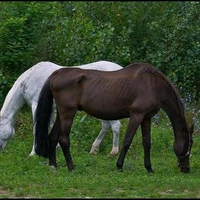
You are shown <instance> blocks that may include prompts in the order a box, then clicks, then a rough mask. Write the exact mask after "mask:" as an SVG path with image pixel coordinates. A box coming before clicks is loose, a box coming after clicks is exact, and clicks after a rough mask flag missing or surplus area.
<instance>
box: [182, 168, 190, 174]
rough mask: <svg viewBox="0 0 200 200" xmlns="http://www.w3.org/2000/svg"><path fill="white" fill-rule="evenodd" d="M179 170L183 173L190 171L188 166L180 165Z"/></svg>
mask: <svg viewBox="0 0 200 200" xmlns="http://www.w3.org/2000/svg"><path fill="white" fill-rule="evenodd" d="M181 172H183V173H189V172H190V168H188V167H182V168H181Z"/></svg>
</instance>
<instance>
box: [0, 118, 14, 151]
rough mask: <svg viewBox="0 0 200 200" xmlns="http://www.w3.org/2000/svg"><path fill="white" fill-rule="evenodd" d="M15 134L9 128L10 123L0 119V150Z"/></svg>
mask: <svg viewBox="0 0 200 200" xmlns="http://www.w3.org/2000/svg"><path fill="white" fill-rule="evenodd" d="M14 134H15V129H14V128H13V126H11V124H10V123H7V122H5V120H3V119H0V149H1V150H3V149H4V148H5V146H6V144H7V143H8V141H9V140H10V139H11V137H12V136H13V135H14Z"/></svg>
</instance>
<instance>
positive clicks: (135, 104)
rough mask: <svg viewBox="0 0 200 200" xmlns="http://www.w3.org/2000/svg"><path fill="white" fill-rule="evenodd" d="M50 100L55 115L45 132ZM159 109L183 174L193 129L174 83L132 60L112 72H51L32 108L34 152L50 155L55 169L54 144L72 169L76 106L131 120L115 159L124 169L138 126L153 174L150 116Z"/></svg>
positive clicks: (187, 165) (105, 116)
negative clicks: (171, 134) (168, 126)
mask: <svg viewBox="0 0 200 200" xmlns="http://www.w3.org/2000/svg"><path fill="white" fill-rule="evenodd" d="M53 98H54V100H55V103H56V106H57V117H56V121H55V123H54V126H53V128H52V129H51V131H50V133H49V134H48V124H49V120H50V116H51V112H52V103H53ZM161 108H162V109H163V110H164V111H165V112H166V114H167V115H168V117H169V119H170V121H171V124H172V127H173V131H174V153H175V155H176V156H177V158H178V167H179V168H180V170H181V172H185V173H187V172H189V170H190V162H189V155H190V151H191V147H192V143H193V140H192V132H193V125H192V127H190V128H189V127H188V126H187V123H186V119H185V116H184V107H183V104H182V102H181V100H180V97H179V95H178V92H177V90H176V89H175V87H174V86H173V84H172V83H171V82H170V81H169V80H168V78H167V77H165V76H164V74H162V73H161V72H160V71H159V70H158V69H156V68H155V67H153V66H151V65H150V64H148V63H135V64H130V65H128V66H126V67H124V68H123V69H121V70H117V71H113V72H103V71H97V70H84V69H60V70H57V71H55V72H54V73H53V74H52V75H51V76H50V77H49V78H48V79H47V81H46V83H45V84H44V87H43V89H42V90H41V93H40V97H39V101H38V106H37V109H36V116H35V122H36V133H35V137H36V138H35V142H36V144H35V145H36V149H35V150H36V154H37V155H39V156H43V157H49V165H50V166H52V167H53V168H56V145H57V143H58V142H59V143H60V146H61V148H62V151H63V154H64V157H65V160H66V162H67V167H68V170H73V169H74V164H73V160H72V157H71V153H70V137H69V136H70V130H71V126H72V123H73V119H74V116H75V114H76V112H77V111H78V110H84V111H85V112H86V113H89V114H90V115H92V116H94V117H96V118H99V119H104V120H118V119H122V118H129V123H128V126H127V131H126V134H125V137H124V140H123V147H122V149H121V152H120V155H119V157H118V160H117V168H118V169H119V170H122V167H123V163H124V159H125V156H126V153H127V150H128V149H129V147H130V144H131V142H132V140H133V137H134V135H135V133H136V131H137V129H138V127H139V126H141V130H142V139H143V147H144V165H145V168H146V169H147V171H148V172H153V170H152V167H151V161H150V141H151V139H150V131H151V118H152V117H153V116H154V115H155V114H156V113H158V111H159V110H160V109H161Z"/></svg>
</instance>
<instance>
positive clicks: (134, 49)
mask: <svg viewBox="0 0 200 200" xmlns="http://www.w3.org/2000/svg"><path fill="white" fill-rule="evenodd" d="M0 5H1V8H0V14H1V20H0V44H1V45H0V69H1V70H2V73H3V76H4V77H6V78H7V76H12V78H13V79H16V78H17V77H18V76H19V75H20V74H21V73H22V72H23V71H25V69H28V68H29V67H31V66H32V65H34V64H36V63H37V62H40V61H42V60H49V61H52V62H55V63H57V64H60V65H68V66H70V65H81V64H84V63H89V62H94V61H97V60H109V61H112V62H116V63H118V64H120V65H122V66H125V65H128V64H130V63H133V62H149V63H151V64H153V65H154V66H156V67H157V68H159V69H160V70H161V71H162V72H163V73H164V74H165V75H167V76H168V77H169V78H170V79H171V80H172V81H173V83H174V84H175V85H176V86H177V88H178V89H179V90H180V93H181V95H182V97H183V98H190V99H191V101H192V102H197V101H198V100H199V94H200V82H199V77H200V67H199V66H200V60H199V54H200V52H199V51H200V43H199V41H200V37H199V31H200V30H199V29H200V28H199V24H200V13H199V11H200V9H199V5H200V4H199V2H189V1H186V2H115V1H111V2H73V1H67V2H65V1H63V2H59V1H57V2H0ZM10 73H11V74H12V75H10ZM6 87H7V90H8V88H9V86H8V85H7V86H6ZM188 96H189V97H188Z"/></svg>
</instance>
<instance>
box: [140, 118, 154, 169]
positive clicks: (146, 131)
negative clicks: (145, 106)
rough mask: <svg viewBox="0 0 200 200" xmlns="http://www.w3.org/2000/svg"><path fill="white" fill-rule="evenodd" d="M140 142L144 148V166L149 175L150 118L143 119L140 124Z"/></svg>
mask: <svg viewBox="0 0 200 200" xmlns="http://www.w3.org/2000/svg"><path fill="white" fill-rule="evenodd" d="M141 129H142V142H143V147H144V166H145V168H146V169H147V171H148V172H149V173H151V172H153V170H152V168H151V161H150V149H151V118H149V119H145V120H143V121H142V123H141Z"/></svg>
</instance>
